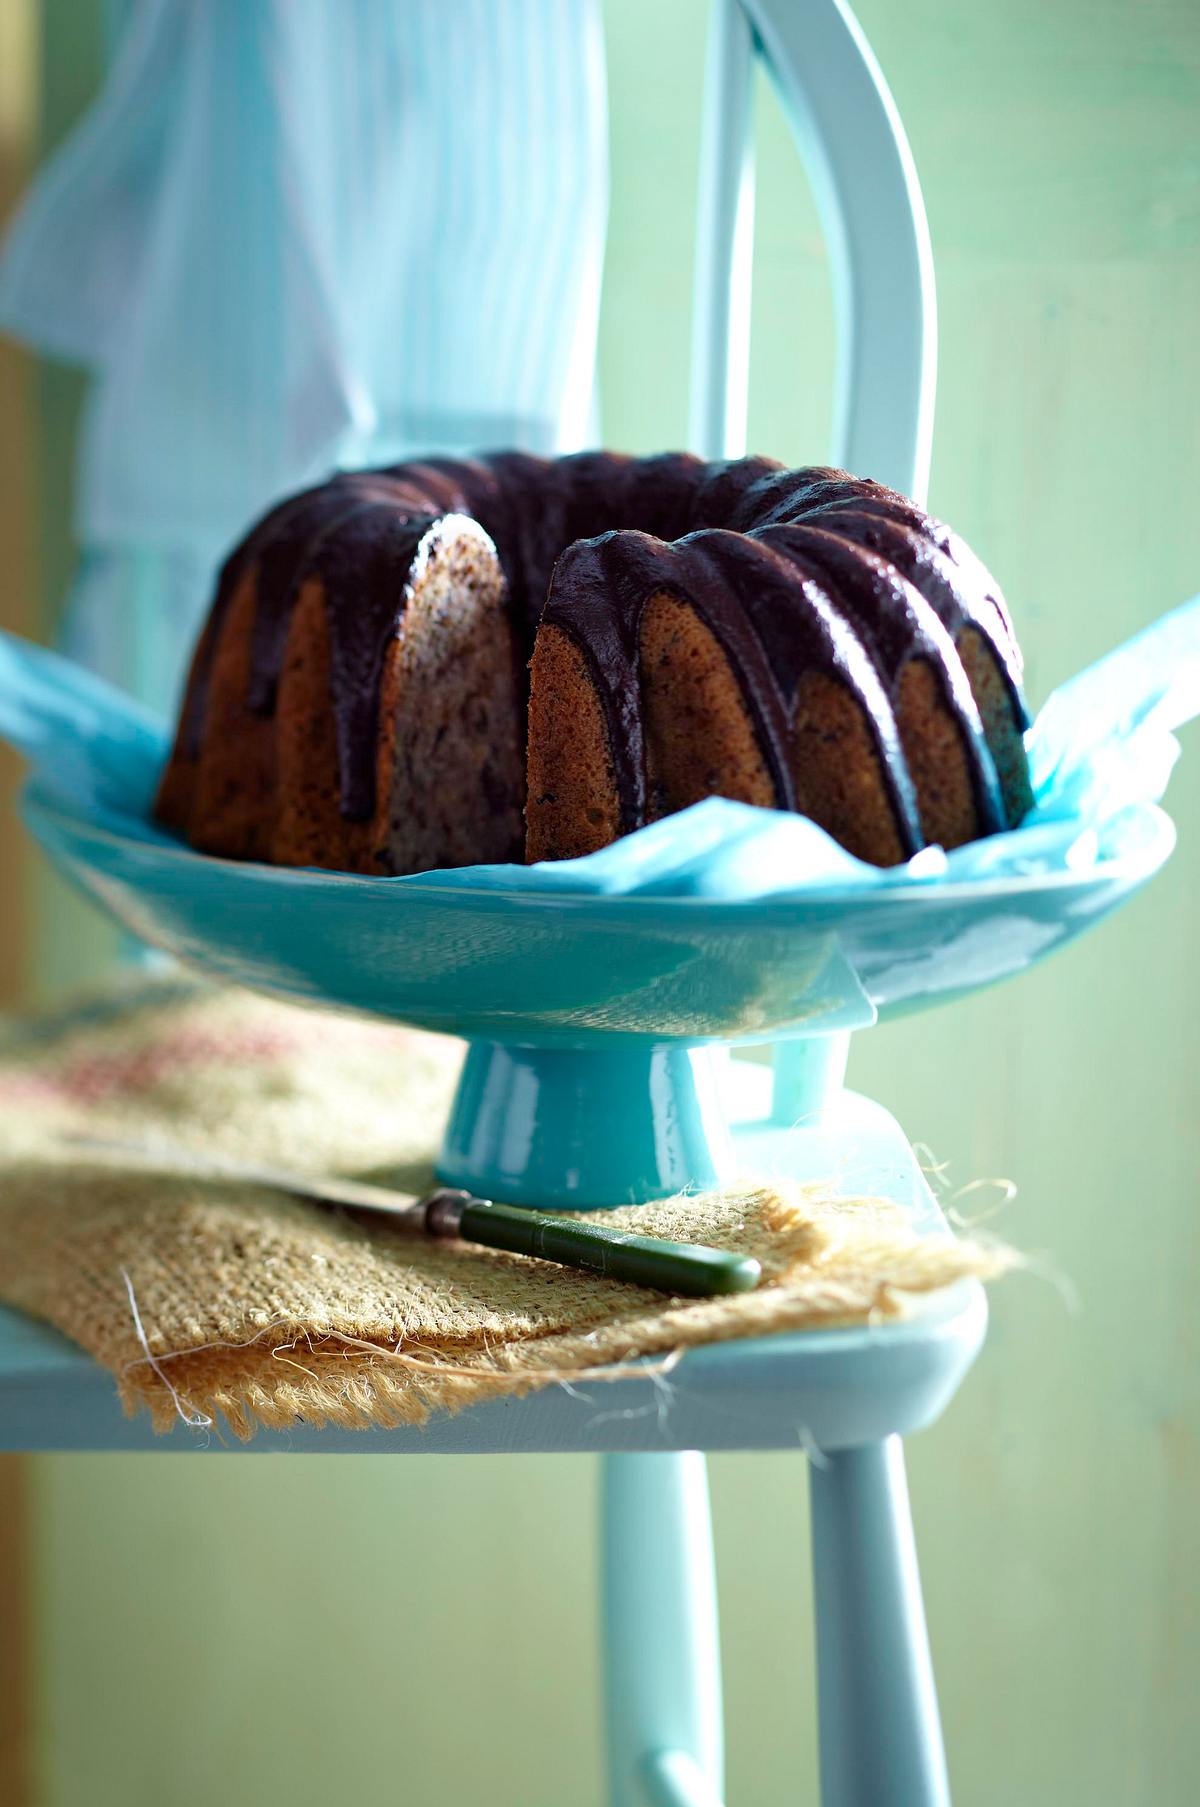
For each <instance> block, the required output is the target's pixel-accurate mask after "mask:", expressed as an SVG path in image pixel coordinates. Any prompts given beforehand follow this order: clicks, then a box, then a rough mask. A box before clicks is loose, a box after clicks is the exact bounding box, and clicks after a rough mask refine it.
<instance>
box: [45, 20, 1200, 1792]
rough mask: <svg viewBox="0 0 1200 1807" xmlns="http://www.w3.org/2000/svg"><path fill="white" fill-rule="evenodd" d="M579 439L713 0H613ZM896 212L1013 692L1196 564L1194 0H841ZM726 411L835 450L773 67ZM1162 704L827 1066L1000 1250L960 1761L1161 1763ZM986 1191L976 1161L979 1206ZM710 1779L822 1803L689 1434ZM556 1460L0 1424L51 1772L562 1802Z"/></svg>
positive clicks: (1168, 918)
mask: <svg viewBox="0 0 1200 1807" xmlns="http://www.w3.org/2000/svg"><path fill="white" fill-rule="evenodd" d="M606 10H607V16H608V22H609V31H610V57H611V82H612V100H613V129H614V206H613V227H612V234H611V241H610V250H609V262H608V274H607V289H606V305H605V314H604V326H603V344H602V380H603V396H604V410H605V426H606V434H607V437H608V438H609V439H610V441H611V442H613V443H616V444H621V445H624V446H628V447H631V448H642V447H644V448H658V447H661V446H663V445H667V444H672V443H677V442H678V441H679V440H680V438H681V436H682V434H683V432H684V427H685V388H686V330H685V329H686V323H687V314H688V296H689V288H690V266H691V220H692V212H693V191H694V179H695V178H694V171H695V137H696V128H697V121H698V98H699V77H700V60H701V50H702V40H703V11H704V9H703V8H702V7H701V6H700V5H699V4H688V3H687V0H656V4H654V5H653V6H648V5H647V4H646V0H608V4H607V9H606ZM860 17H861V19H862V22H863V24H864V26H865V28H866V30H867V33H868V35H869V36H870V38H871V40H872V42H873V44H874V46H875V48H876V51H877V53H878V55H879V58H880V61H881V63H882V65H883V67H884V69H885V71H886V72H887V74H888V76H889V79H890V81H891V83H892V85H893V88H894V91H895V94H896V98H897V101H898V103H899V106H900V110H901V113H902V116H903V117H904V119H905V121H906V123H907V126H908V130H909V134H910V137H911V140H912V144H913V149H914V152H915V156H916V161H917V166H918V169H919V170H920V172H921V176H922V180H923V183H924V187H925V192H926V198H927V203H928V208H929V215H930V221H931V226H932V231H933V239H934V248H935V256H936V265H937V274H938V285H939V308H940V316H941V343H942V352H941V383H940V391H939V393H940V401H939V408H938V422H937V433H936V438H935V454H934V471H933V486H932V497H933V504H934V506H935V507H936V508H937V509H938V511H939V512H941V513H943V514H944V515H945V516H947V517H948V518H949V519H950V520H952V521H953V522H954V523H955V525H956V526H958V527H959V528H960V529H961V531H962V532H963V533H964V534H966V536H967V537H968V538H969V539H970V540H972V541H973V543H974V544H975V545H976V546H977V548H978V550H979V551H980V553H981V554H982V555H983V556H984V557H985V558H986V559H987V560H988V562H989V563H991V564H992V565H993V566H994V568H995V569H996V571H997V572H998V574H999V575H1000V577H1001V580H1002V582H1003V583H1004V585H1005V588H1006V590H1007V592H1008V595H1009V597H1010V600H1011V602H1012V603H1013V606H1014V610H1015V612H1016V615H1017V620H1018V625H1019V628H1020V630H1021V634H1022V639H1023V641H1024V645H1025V648H1026V652H1027V655H1028V668H1029V686H1030V691H1031V694H1032V697H1033V698H1034V700H1035V701H1037V700H1040V699H1041V698H1042V697H1043V696H1044V695H1045V694H1046V692H1047V690H1048V689H1049V688H1050V687H1051V686H1052V685H1053V684H1054V683H1056V682H1057V681H1058V680H1060V679H1061V678H1063V677H1065V676H1066V675H1067V674H1068V673H1069V672H1071V671H1072V670H1074V669H1076V668H1077V667H1079V666H1080V665H1082V664H1083V663H1085V662H1086V661H1087V660H1089V659H1090V658H1092V657H1093V656H1095V655H1096V654H1097V653H1099V652H1101V651H1102V650H1103V649H1104V648H1106V647H1107V646H1109V645H1111V644H1113V643H1114V642H1116V641H1117V640H1119V639H1120V638H1122V637H1123V636H1125V635H1126V634H1128V633H1130V632H1131V631H1132V630H1134V629H1135V628H1136V627H1137V626H1138V625H1140V624H1142V623H1145V622H1147V621H1149V620H1150V619H1151V618H1152V617H1153V616H1154V615H1155V614H1156V613H1158V612H1159V611H1161V610H1162V609H1164V608H1166V607H1168V606H1170V605H1171V604H1173V603H1175V602H1177V601H1179V600H1181V599H1182V598H1183V597H1185V596H1186V595H1188V594H1189V593H1190V592H1191V591H1192V590H1194V589H1196V588H1198V587H1200V522H1198V519H1197V510H1196V507H1195V504H1194V502H1193V497H1194V495H1195V494H1196V492H1197V487H1198V484H1200V447H1198V442H1197V434H1196V431H1195V422H1196V420H1197V419H1198V418H1200V344H1198V339H1197V333H1196V322H1197V319H1198V318H1200V126H1198V124H1197V121H1198V120H1200V14H1198V13H1197V11H1196V8H1195V6H1194V4H1192V3H1191V0H1189V3H1187V4H1184V3H1182V0H1180V3H1178V4H1174V5H1172V4H1164V3H1161V0H1143V4H1140V5H1138V6H1130V5H1124V4H1115V3H1113V0H1089V3H1088V4H1086V5H1084V4H1082V3H1081V0H1059V3H1058V4H1057V5H1056V6H1054V7H1048V6H1046V5H1045V4H1042V3H1035V0H989V4H988V5H987V6H982V5H977V6H955V5H951V4H948V3H947V0H910V4H909V5H908V6H906V7H903V8H900V7H894V6H889V5H888V4H887V3H886V0H863V3H862V4H861V5H860ZM761 111H762V123H761V131H760V143H761V153H762V176H761V188H760V225H759V250H758V295H757V299H756V313H755V344H754V354H753V355H754V376H753V394H752V401H751V441H752V444H753V446H754V448H755V449H759V450H762V451H765V452H769V453H772V454H774V455H776V456H779V457H782V458H785V459H793V460H795V461H802V460H805V459H808V460H811V459H813V458H819V457H821V456H823V455H824V453H825V449H826V448H825V434H826V430H827V422H828V416H829V384H828V371H829V367H830V350H831V326H830V310H829V302H828V296H827V292H826V271H825V264H824V258H823V253H822V249H821V245H820V239H819V235H818V232H817V228H816V223H815V219H814V216H813V213H812V209H811V206H810V204H809V202H808V200H807V199H806V197H805V196H804V194H803V192H802V189H801V184H800V183H799V181H798V179H797V174H796V166H795V163H794V160H793V157H792V154H791V151H790V149H789V146H788V143H787V140H786V136H785V134H784V131H783V128H782V126H781V124H780V122H779V119H778V117H777V115H776V114H775V112H774V110H773V108H772V107H770V106H767V105H764V106H763V108H762V109H761ZM1198 794H1200V745H1197V739H1196V736H1195V735H1194V734H1193V735H1192V736H1191V738H1190V746H1189V757H1188V759H1187V760H1186V761H1185V763H1184V766H1183V768H1182V770H1181V771H1180V772H1179V773H1178V775H1177V777H1176V780H1175V783H1174V785H1173V788H1172V794H1171V804H1172V808H1173V812H1174V814H1175V815H1176V818H1177V820H1178V821H1179V823H1180V827H1181V831H1182V845H1181V847H1180V850H1179V852H1178V854H1177V855H1176V857H1175V859H1174V860H1173V862H1172V864H1171V866H1170V868H1169V869H1168V871H1167V872H1166V873H1165V874H1164V875H1163V877H1162V878H1161V879H1160V880H1159V881H1158V882H1157V883H1156V884H1155V886H1154V887H1153V888H1152V890H1151V891H1150V892H1149V894H1147V895H1146V896H1145V897H1143V898H1141V899H1140V900H1139V901H1137V902H1136V903H1135V904H1134V905H1132V906H1131V907H1130V908H1129V909H1128V910H1127V911H1126V912H1125V913H1124V915H1122V916H1121V917H1120V918H1119V919H1118V920H1116V921H1114V922H1113V923H1111V924H1109V925H1107V926H1106V927H1105V928H1104V929H1102V930H1101V931H1100V932H1098V933H1097V934H1095V935H1094V936H1092V937H1090V938H1088V939H1086V940H1085V941H1084V942H1083V943H1082V944H1080V945H1079V946H1077V947H1076V948H1074V949H1072V950H1071V951H1069V952H1068V953H1066V954H1065V955H1063V956H1061V957H1060V958H1059V959H1057V960H1056V961H1054V962H1053V963H1052V964H1051V965H1049V966H1047V967H1046V968H1045V969H1044V970H1042V971H1039V972H1037V973H1035V974H1033V975H1030V976H1029V977H1027V978H1025V979H1023V980H1020V981H1018V982H1016V983H1014V984H1012V985H1009V986H1007V987H1005V988H1004V989H1002V990H999V991H995V992H991V993H985V994H983V995H981V996H979V997H977V998H975V999H973V1000H970V1001H968V1002H966V1003H962V1004H959V1005H956V1006H955V1007H953V1008H951V1009H947V1010H945V1011H942V1012H940V1013H938V1014H936V1015H933V1016H929V1017H925V1018H916V1019H912V1020H909V1021H906V1022H902V1023H897V1024H895V1025H892V1026H889V1027H887V1028H884V1029H880V1030H876V1031H875V1032H873V1033H872V1034H870V1035H869V1036H865V1037H860V1038H859V1045H858V1046H857V1047H856V1049H855V1051H854V1056H853V1078H854V1080H855V1082H856V1083H857V1084H858V1085H859V1086H861V1087H862V1088H863V1089H865V1090H867V1091H869V1092H871V1093H873V1094H874V1095H875V1096H877V1097H879V1098H880V1099H882V1100H883V1101H884V1102H886V1103H887V1104H888V1105H889V1106H891V1107H892V1108H893V1109H895V1110H896V1111H897V1112H898V1114H899V1115H900V1117H901V1119H902V1121H903V1122H904V1124H905V1125H906V1127H907V1128H908V1130H909V1132H910V1133H911V1135H912V1136H913V1137H914V1139H917V1140H919V1141H922V1142H924V1143H926V1144H928V1146H929V1147H930V1148H931V1149H933V1150H935V1151H936V1154H937V1157H938V1158H939V1160H940V1161H942V1162H945V1163H946V1164H947V1168H948V1172H949V1176H950V1180H951V1183H952V1184H953V1185H956V1186H961V1185H964V1184H965V1183H966V1182H968V1181H970V1180H973V1179H977V1178H991V1177H999V1176H1009V1177H1011V1178H1013V1179H1014V1180H1015V1181H1016V1182H1017V1183H1018V1185H1019V1188H1020V1192H1019V1197H1018V1199H1017V1201H1016V1203H1014V1204H1012V1205H1010V1206H1009V1207H1008V1208H1007V1209H1004V1210H1003V1211H1001V1212H999V1214H998V1215H996V1216H995V1217H994V1218H992V1219H991V1220H990V1221H991V1223H992V1225H993V1227H994V1228H996V1229H997V1230H999V1231H1000V1232H1001V1233H1002V1234H1004V1235H1006V1236H1007V1237H1009V1238H1010V1239H1011V1240H1013V1241H1015V1242H1016V1243H1018V1244H1019V1245H1020V1246H1021V1247H1023V1248H1025V1249H1027V1250H1030V1251H1033V1252H1035V1253H1036V1255H1037V1256H1038V1261H1037V1264H1036V1267H1037V1271H1036V1273H1035V1275H1034V1276H1033V1277H1029V1278H1024V1279H1021V1280H1015V1281H1011V1282H1008V1283H1006V1284H1005V1285H1004V1286H1002V1287H1001V1288H999V1289H998V1290H997V1291H996V1293H995V1295H994V1308H993V1320H992V1331H991V1336H990V1339H989V1342H988V1345H987V1348H986V1350H985V1353H984V1355H983V1356H982V1358H981V1360H980V1362H979V1365H978V1367H977V1369H976V1371H975V1373H974V1375H973V1376H972V1377H971V1379H970V1380H969V1382H968V1384H967V1385H966V1387H965V1389H964V1391H963V1392H962V1394H961V1395H960V1397H959V1399H958V1401H957V1402H956V1403H955V1405H954V1406H953V1408H952V1409H951V1411H950V1412H949V1413H948V1414H947V1416H946V1419H945V1420H944V1422H943V1424H942V1425H941V1426H940V1427H939V1428H938V1429H936V1430H934V1431H933V1432H931V1433H929V1434H927V1435H925V1436H923V1437H920V1438H918V1439H916V1440H915V1441H914V1442H913V1444H912V1446H911V1450H910V1470H911V1475H912V1486H913V1496H914V1508H915V1513H916V1518H917V1525H918V1532H919V1536H920V1540H921V1548H922V1557H923V1567H924V1575H925V1583H926V1593H927V1602H928V1609H929V1617H930V1628H931V1636H932V1640H933V1645H934V1650H935V1657H936V1660H937V1664H938V1672H939V1679H940V1686H941V1693H942V1701H943V1708H944V1717H945V1723H946V1731H947V1736H948V1741H949V1748H950V1764H951V1771H952V1776H953V1780H954V1783H955V1788H956V1798H957V1799H958V1800H959V1801H960V1802H961V1803H969V1804H970V1807H1012V1804H1013V1803H1016V1802H1020V1803H1021V1804H1022V1807H1072V1804H1073V1803H1077V1802H1078V1803H1084V1802H1092V1801H1099V1802H1104V1803H1106V1807H1135V1804H1136V1807H1150V1804H1151V1803H1153V1804H1154V1807H1171V1804H1175V1803H1178V1804H1179V1807H1183V1804H1184V1803H1190V1802H1192V1801H1194V1800H1195V1799H1197V1798H1200V1737H1198V1734H1197V1731H1196V1729H1195V1714H1194V1697H1195V1694H1196V1689H1197V1684H1198V1682H1200V1631H1198V1629H1197V1628H1198V1626H1200V1615H1198V1613H1197V1605H1198V1602H1197V1598H1196V1594H1197V1582H1196V1577H1197V1575H1198V1574H1200V1564H1198V1561H1197V1557H1198V1555H1200V1551H1198V1549H1197V1543H1198V1531H1197V1524H1198V1515H1197V1510H1196V1502H1197V1498H1198V1490H1200V1451H1198V1447H1197V1434H1198V1429H1200V1411H1198V1404H1200V1401H1198V1397H1197V1394H1198V1386H1197V1377H1198V1373H1200V1367H1198V1350H1197V1330H1196V1315H1195V1305H1194V1295H1195V1276H1196V1273H1197V1261H1198V1255H1200V1250H1198V1249H1197V1228H1196V1225H1197V1221H1198V1218H1197V1213H1196V1209H1195V1207H1196V1203H1197V1182H1196V1175H1197V1173H1198V1172H1200V1127H1198V1124H1200V1114H1198V1112H1197V1108H1196V1093H1197V1083H1196V1075H1197V1071H1198V1062H1197V1054H1198V1047H1197V1039H1198V1030H1197V1024H1198V1022H1200V1010H1198V1008H1197V1006H1198V1005H1200V998H1198V996H1197V989H1198V987H1197V962H1196V955H1195V948H1194V943H1193V925H1194V922H1195V908H1194V903H1193V901H1192V900H1193V899H1194V896H1195V891H1196V886H1197V884H1198V883H1200V836H1198V834H1197V831H1196V823H1197V807H1196V806H1197V799H1198ZM992 1202H994V1195H988V1194H981V1193H972V1194H969V1195H967V1196H966V1197H965V1198H964V1199H963V1200H962V1202H961V1209H962V1210H963V1211H974V1210H977V1209H979V1208H980V1207H981V1206H982V1205H985V1204H990V1203H992ZM712 1477H713V1495H714V1506H715V1511H716V1523H717V1544H718V1556H719V1563H720V1574H721V1606H722V1614H723V1638H724V1645H725V1653H726V1665H727V1702H728V1719H729V1746H730V1764H729V1767H730V1782H729V1797H730V1799H731V1800H732V1801H735V1802H738V1803H740V1804H741V1807H756V1804H758V1803H763V1804H765V1803H768V1802H774V1801H782V1800H792V1799H803V1798H813V1781H814V1776H815V1769H814V1755H813V1723H812V1705H811V1702H812V1661H811V1654H810V1649H809V1637H810V1632H809V1623H808V1588H807V1580H806V1562H807V1545H806V1537H807V1531H806V1507H805V1498H804V1475H803V1464H802V1462H801V1460H800V1458H799V1456H796V1457H794V1458H793V1457H790V1456H789V1457H776V1456H771V1457H723V1458H720V1459H718V1460H715V1461H714V1462H713V1463H712ZM594 1479H595V1476H594V1470H593V1467H592V1465H591V1464H590V1463H589V1462H587V1461H584V1460H578V1459H573V1458H572V1459H565V1458H558V1459H553V1460H524V1459H521V1460H517V1459H511V1460H510V1459H503V1460H491V1461H484V1460H481V1459H475V1460H463V1461H457V1462H456V1461H450V1460H442V1459H429V1460H427V1461H424V1462H409V1463H400V1462H389V1461H387V1460H386V1459H379V1458H362V1459H360V1460H359V1461H357V1462H350V1461H346V1460H344V1459H336V1458H305V1459H296V1460H289V1459H287V1458H284V1457H265V1458H261V1459H259V1460H257V1461H252V1460H224V1461H222V1460H203V1459H199V1458H197V1457H195V1456H190V1455H185V1456H179V1457H171V1458H156V1457H147V1458H105V1459H89V1458H55V1459H46V1460H42V1461H41V1462H39V1464H38V1466H37V1473H36V1494H37V1507H38V1526H39V1529H38V1546H37V1557H38V1576H39V1581H38V1586H39V1595H40V1604H41V1608H42V1612H41V1633H40V1648H39V1652H38V1662H39V1675H40V1683H41V1718H40V1726H39V1757H40V1764H41V1770H42V1773H43V1776H44V1778H45V1794H44V1803H43V1804H42V1807H85V1804H86V1807H110V1804H111V1807H117V1804H118V1803H120V1807H158V1804H159V1803H161V1802H163V1801H170V1802H171V1803H172V1804H173V1807H209V1803H211V1802H213V1801H217V1800H223V1801H229V1802H231V1803H234V1807H240V1803H242V1802H248V1801H251V1800H269V1801H275V1800H288V1801H289V1802H291V1803H294V1804H295V1807H308V1803H317V1802H322V1803H323V1802H325V1801H328V1800H330V1799H334V1798H339V1797H340V1798H345V1799H354V1798H366V1797H370V1798H387V1799H395V1800H397V1801H401V1802H413V1803H418V1802H420V1803H424V1802H429V1801H439V1800H440V1801H447V1802H456V1803H457V1802H460V1801H468V1800H475V1799H486V1800H487V1801H488V1802H489V1803H490V1804H491V1807H509V1804H511V1807H585V1804H591V1803H596V1802H598V1801H599V1800H600V1786H601V1785H600V1780H599V1770H598V1738H597V1724H596V1713H595V1684H596V1662H595V1655H594V1640H593V1633H594V1625H593V1604H592V1572H591V1565H592V1557H593V1551H594V1519H593V1510H594V1508H593V1487H594Z"/></svg>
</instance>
